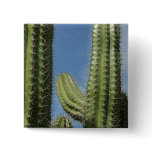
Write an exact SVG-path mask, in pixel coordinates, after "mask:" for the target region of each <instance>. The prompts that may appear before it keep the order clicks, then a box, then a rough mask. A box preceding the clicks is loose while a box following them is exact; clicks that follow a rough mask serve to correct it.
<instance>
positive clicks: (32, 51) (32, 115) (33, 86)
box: [24, 25, 39, 127]
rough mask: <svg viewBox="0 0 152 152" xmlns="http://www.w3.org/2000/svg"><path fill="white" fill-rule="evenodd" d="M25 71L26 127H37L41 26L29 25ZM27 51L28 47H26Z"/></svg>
mask: <svg viewBox="0 0 152 152" xmlns="http://www.w3.org/2000/svg"><path fill="white" fill-rule="evenodd" d="M28 33H29V34H28V38H27V39H28V45H27V52H26V54H25V55H26V56H27V59H26V61H25V62H26V69H25V71H26V72H25V82H26V86H25V121H24V122H25V124H24V125H25V127H37V112H38V51H39V49H38V48H39V25H28ZM25 49H26V46H25Z"/></svg>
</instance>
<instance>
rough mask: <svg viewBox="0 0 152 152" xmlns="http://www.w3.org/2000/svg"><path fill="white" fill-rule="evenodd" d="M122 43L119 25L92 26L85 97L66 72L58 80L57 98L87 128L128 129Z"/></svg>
mask: <svg viewBox="0 0 152 152" xmlns="http://www.w3.org/2000/svg"><path fill="white" fill-rule="evenodd" d="M119 44H120V26H119V25H118V24H111V25H109V24H96V25H94V26H93V32H92V57H91V64H90V74H89V80H88V85H87V90H86V97H83V95H82V94H81V92H80V91H79V90H78V88H77V87H76V85H75V83H74V81H73V80H72V78H71V76H70V75H69V74H66V73H63V74H60V75H59V76H58V78H57V81H56V89H57V95H58V98H59V100H60V102H61V104H62V106H63V108H64V109H65V111H67V112H68V113H69V115H71V117H73V118H74V119H76V120H79V121H81V122H82V123H83V125H84V127H86V128H90V127H91V128H92V127H95V128H101V127H103V128H105V127H106V128H119V127H127V114H126V112H127V98H126V97H125V95H124V93H122V91H121V73H120V72H121V63H120V48H119ZM80 97H81V98H80ZM124 102H125V103H124Z"/></svg>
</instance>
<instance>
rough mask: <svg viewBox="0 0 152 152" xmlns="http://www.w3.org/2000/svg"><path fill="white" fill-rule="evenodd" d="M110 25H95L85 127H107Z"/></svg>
mask: <svg viewBox="0 0 152 152" xmlns="http://www.w3.org/2000/svg"><path fill="white" fill-rule="evenodd" d="M108 47H109V25H106V24H105V25H103V24H102V25H99V24H97V25H94V26H93V32H92V58H91V65H90V74H89V80H88V86H87V91H86V100H87V108H86V116H85V127H97V128H99V127H105V124H106V113H107V110H106V106H107V102H106V101H107V98H108V90H109V86H108V80H109V78H108V74H109V70H108V69H109V48H108Z"/></svg>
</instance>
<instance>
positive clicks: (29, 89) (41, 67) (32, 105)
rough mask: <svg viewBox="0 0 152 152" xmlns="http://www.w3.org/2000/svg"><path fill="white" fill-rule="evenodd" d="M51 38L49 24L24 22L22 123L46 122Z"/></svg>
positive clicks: (47, 124) (50, 82)
mask: <svg viewBox="0 0 152 152" xmlns="http://www.w3.org/2000/svg"><path fill="white" fill-rule="evenodd" d="M52 39H53V25H52V24H42V25H40V24H33V25H32V24H27V25H24V71H25V72H24V89H25V91H24V92H25V95H24V105H25V106H24V107H25V109H24V126H25V127H49V126H50V121H51V116H50V107H51V93H52Z"/></svg>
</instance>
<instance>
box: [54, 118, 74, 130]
mask: <svg viewBox="0 0 152 152" xmlns="http://www.w3.org/2000/svg"><path fill="white" fill-rule="evenodd" d="M52 128H73V127H72V123H71V121H70V120H69V119H68V118H67V117H65V116H59V117H57V118H56V120H55V121H54V123H53V125H52Z"/></svg>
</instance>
